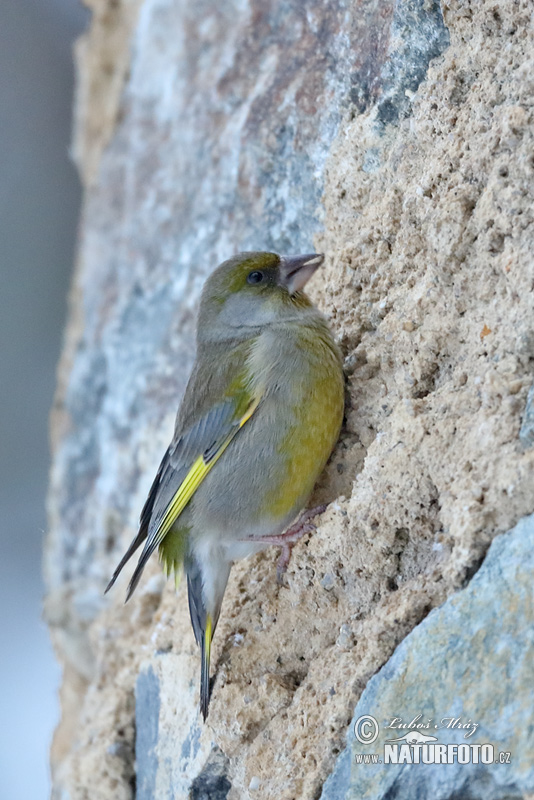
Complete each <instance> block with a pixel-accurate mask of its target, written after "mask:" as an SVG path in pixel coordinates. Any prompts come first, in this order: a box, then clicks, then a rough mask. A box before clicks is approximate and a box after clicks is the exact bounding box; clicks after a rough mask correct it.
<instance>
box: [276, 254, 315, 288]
mask: <svg viewBox="0 0 534 800" xmlns="http://www.w3.org/2000/svg"><path fill="white" fill-rule="evenodd" d="M323 261H324V255H323V254H322V253H308V254H307V255H305V256H280V283H281V284H282V286H285V287H286V289H287V290H288V292H289V293H290V294H294V293H295V292H299V291H300V290H301V289H303V288H304V286H305V285H306V284H307V283H308V281H309V280H310V278H311V276H312V275H313V273H314V272H315V270H316V269H317V267H320V266H321V264H322V263H323Z"/></svg>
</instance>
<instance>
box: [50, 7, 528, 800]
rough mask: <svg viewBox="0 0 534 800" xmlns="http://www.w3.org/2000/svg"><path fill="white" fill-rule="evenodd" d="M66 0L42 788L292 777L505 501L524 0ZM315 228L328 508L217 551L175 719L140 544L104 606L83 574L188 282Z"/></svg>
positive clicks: (140, 431) (183, 648)
mask: <svg viewBox="0 0 534 800" xmlns="http://www.w3.org/2000/svg"><path fill="white" fill-rule="evenodd" d="M92 7H93V9H94V20H93V25H92V28H91V31H90V32H89V33H88V35H87V36H86V37H85V39H84V42H83V43H82V45H81V47H80V48H79V59H80V62H79V63H80V79H79V92H78V99H77V108H76V119H77V130H76V136H75V142H76V148H75V151H76V153H77V157H78V160H79V165H80V170H81V172H82V174H83V175H84V177H85V181H86V193H85V203H84V210H83V215H82V220H81V226H80V244H79V257H78V264H77V268H76V273H75V277H74V282H73V290H72V297H71V310H70V319H69V323H68V328H67V332H66V338H65V346H64V353H63V357H62V361H61V364H60V368H59V374H58V392H57V397H56V402H55V407H54V410H53V415H52V447H53V464H52V472H51V485H50V496H49V517H50V525H49V534H48V540H47V548H46V555H45V572H46V579H47V585H48V595H47V598H46V603H45V606H46V617H47V620H48V623H49V625H50V628H51V632H52V637H53V641H54V644H55V647H56V651H57V653H58V658H59V659H60V660H61V662H62V664H63V667H64V680H63V686H62V690H61V700H62V719H61V723H60V725H59V728H58V730H57V733H56V737H55V741H54V745H53V753H52V763H53V774H54V797H55V798H62V800H85V799H86V798H87V799H88V800H89V798H90V800H95V799H96V800H100V798H102V800H104V799H105V798H111V797H113V798H114V800H123V799H124V800H131V798H133V797H135V796H138V797H139V798H146V797H149V796H154V797H157V798H160V797H161V798H164V797H165V798H167V797H172V796H174V797H176V798H178V797H180V798H181V797H202V796H209V792H210V791H211V792H214V793H215V792H217V793H218V794H214V795H213V796H214V797H217V796H221V797H223V796H224V793H225V792H226V796H227V797H228V799H229V800H237V798H248V797H258V798H277V799H280V800H290V799H291V800H292V799H293V798H295V799H296V798H298V799H299V800H308V799H309V800H311V799H312V798H316V797H318V796H320V793H321V791H322V787H323V783H324V781H325V779H326V777H327V776H328V774H329V773H330V772H331V771H332V769H333V768H334V765H335V762H336V758H337V756H338V754H339V752H340V751H341V750H342V749H343V747H344V742H345V736H346V731H347V727H348V725H349V723H350V720H351V718H352V715H353V711H354V706H355V704H356V703H357V701H358V698H359V697H360V695H361V693H362V691H363V689H364V688H365V686H366V684H367V683H368V681H369V679H370V678H371V676H372V675H373V674H375V673H376V672H377V670H379V669H380V667H382V666H383V664H384V663H385V662H386V661H387V660H388V658H389V657H390V656H391V654H392V653H393V651H394V650H395V648H396V647H397V645H398V644H399V643H400V642H401V641H402V640H403V639H404V637H405V636H406V635H407V634H408V633H409V632H410V631H411V630H412V629H413V628H414V627H415V626H416V625H417V624H418V623H420V622H421V621H422V620H423V619H424V618H425V617H426V616H427V615H428V614H429V612H430V611H431V610H432V609H433V608H434V607H436V606H439V605H441V604H442V603H443V602H444V601H445V600H446V599H447V598H448V597H449V596H451V595H452V594H453V593H454V592H456V591H458V589H460V588H461V587H463V586H465V584H466V583H467V582H469V580H470V579H472V576H473V575H474V574H475V573H476V572H477V570H478V568H479V567H480V564H481V563H482V561H483V559H484V556H485V554H486V552H487V549H488V547H489V545H490V544H491V542H492V540H493V539H494V537H495V536H497V535H498V534H501V533H504V532H505V531H508V530H510V529H511V528H512V527H513V525H515V523H516V522H517V521H518V520H519V519H521V518H522V517H524V516H525V515H527V514H530V513H532V511H533V510H534V500H533V498H534V448H532V447H530V446H528V444H529V441H530V439H529V438H528V437H529V436H530V434H529V431H530V427H529V426H530V422H529V420H530V417H531V402H530V404H529V403H528V402H527V394H528V391H529V388H530V387H531V385H532V382H533V373H534V330H533V328H534V325H533V308H534V262H533V258H532V253H533V252H534V228H533V217H534V180H533V179H534V158H533V153H534V127H533V122H534V120H533V106H534V77H533V76H534V60H533V57H532V53H534V36H533V30H532V8H531V4H530V2H528V0H517V2H513V3H510V2H506V1H505V0H501V2H499V0H493V1H492V2H489V1H487V0H477V1H476V2H474V1H473V2H467V0H465V1H464V0H443V2H441V3H439V2H437V0H396V2H394V0H360V1H359V2H356V1H354V2H351V1H350V0H334V2H329V3H319V2H309V3H306V4H303V3H300V2H297V0H288V1H287V2H275V0H267V2H263V1H262V2H260V0H230V2H228V3H224V4H223V3H214V2H213V1H212V0H200V1H199V2H197V3H194V4H191V3H184V2H181V0H139V2H137V0H136V1H135V2H134V0H129V2H127V1H126V0H92ZM314 247H315V249H317V250H318V251H324V252H325V253H326V262H325V267H324V268H323V270H322V272H321V274H320V275H317V276H316V278H315V279H314V283H313V285H312V286H311V289H310V293H311V295H312V296H313V299H314V301H315V302H316V303H317V304H318V305H319V306H320V307H321V308H322V310H323V311H324V312H325V313H326V314H327V315H328V316H329V317H330V321H331V325H332V327H333V329H334V331H335V334H336V336H337V338H338V341H339V343H340V346H341V348H342V351H343V355H344V358H345V370H346V374H347V413H346V424H345V426H344V429H343V432H342V435H341V438H340V442H339V444H338V446H337V448H336V451H335V452H334V454H333V457H332V459H331V461H330V464H329V465H328V467H327V469H326V471H325V474H324V475H323V477H322V479H321V481H320V483H319V485H318V487H317V490H316V496H315V498H314V500H315V501H319V502H327V503H329V506H328V509H327V511H326V513H325V514H324V515H323V516H322V518H321V520H320V523H319V526H318V529H317V532H316V533H314V534H313V535H312V536H310V537H308V538H307V539H306V540H303V541H301V542H300V543H299V544H298V546H297V547H296V548H295V550H294V553H293V559H292V562H291V564H290V567H289V570H288V573H287V581H286V584H285V585H284V586H281V587H279V586H277V584H276V581H275V563H276V558H277V553H276V552H275V551H273V552H271V551H266V552H265V553H263V554H261V555H259V556H257V557H255V558H253V559H250V560H247V561H244V562H240V563H238V564H236V565H235V566H234V568H233V570H232V575H231V578H230V583H229V586H228V590H227V594H226V598H225V602H224V606H223V610H222V615H221V619H220V623H219V627H218V629H217V635H216V639H215V642H214V649H213V667H214V669H216V672H217V675H216V680H215V685H214V693H213V700H212V705H211V709H210V716H209V720H208V724H207V725H205V726H203V725H201V723H200V720H199V716H198V711H197V682H198V670H199V662H198V653H197V649H196V645H195V642H194V638H193V634H192V631H191V629H190V624H189V620H188V612H187V603H186V597H185V591H184V587H181V588H180V590H179V591H178V593H176V592H175V590H174V587H173V585H171V583H170V582H169V583H168V584H166V583H165V581H164V580H163V578H162V577H161V574H160V568H159V566H158V564H157V563H156V561H155V560H154V563H153V564H150V565H149V568H148V569H147V571H146V575H145V576H144V579H143V582H142V585H141V586H140V588H139V591H138V592H137V593H136V595H134V597H133V599H132V600H131V601H130V603H128V605H126V606H124V605H123V598H124V590H125V586H126V581H127V577H128V576H127V575H125V576H124V578H123V579H121V581H119V582H118V583H117V585H116V587H115V588H114V590H113V592H112V593H111V594H110V595H107V596H106V597H104V596H103V590H104V588H105V585H106V583H107V581H108V579H109V576H110V575H111V573H112V571H113V568H114V566H115V564H116V562H117V561H118V559H119V557H120V555H121V554H122V552H123V551H124V549H125V547H126V546H127V544H128V543H129V541H130V540H131V538H132V537H133V535H134V533H135V531H136V524H137V519H138V516H139V512H140V509H141V507H142V505H143V502H144V499H145V496H146V493H147V491H148V489H149V486H150V483H151V481H152V478H153V476H154V473H155V470H156V468H157V465H158V463H159V460H160V458H161V456H162V454H163V452H164V450H165V448H166V446H167V444H168V441H169V439H170V436H171V433H172V428H173V421H174V415H175V412H176V408H177V405H178V402H179V399H180V395H181V392H182V391H183V388H184V386H185V382H186V379H187V375H188V371H189V369H190V366H191V364H192V360H193V357H194V340H193V332H194V319H195V310H196V306H197V301H198V296H199V291H200V287H201V285H202V282H203V280H204V279H205V277H206V276H207V275H208V273H209V272H210V270H211V269H213V268H214V267H215V265H216V264H217V263H218V262H220V261H221V260H223V259H224V258H225V257H227V256H229V255H231V254H232V253H234V252H236V251H239V250H243V249H270V250H275V251H278V252H298V251H301V252H302V251H309V250H311V249H312V248H314ZM522 425H523V428H521V426H522ZM520 430H521V431H522V435H521V438H520V435H519V434H520ZM466 624H467V623H466ZM473 625H476V620H475V621H473ZM525 625H527V620H526V619H525ZM474 629H475V628H473V630H474ZM495 680H496V681H497V680H498V678H497V676H495ZM345 766H347V764H346V762H345ZM348 766H349V767H350V764H348ZM206 787H208V788H206ZM203 793H204V794H203ZM206 793H208V794H206Z"/></svg>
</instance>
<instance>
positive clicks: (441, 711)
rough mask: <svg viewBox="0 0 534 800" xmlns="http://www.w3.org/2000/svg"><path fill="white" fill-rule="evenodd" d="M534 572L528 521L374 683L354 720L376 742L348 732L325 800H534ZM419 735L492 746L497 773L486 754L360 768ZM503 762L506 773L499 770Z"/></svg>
mask: <svg viewBox="0 0 534 800" xmlns="http://www.w3.org/2000/svg"><path fill="white" fill-rule="evenodd" d="M533 572H534V516H530V517H526V518H525V519H523V520H521V521H520V522H519V523H518V524H517V526H516V527H515V528H514V529H513V530H512V531H510V532H509V533H505V534H502V535H501V536H498V537H496V538H495V539H494V540H493V542H492V544H491V547H490V549H489V553H488V555H487V557H486V559H485V561H484V564H483V565H482V567H481V569H480V570H479V571H478V572H477V574H476V575H475V577H474V578H473V579H472V580H471V582H470V583H469V585H468V586H467V587H466V588H465V589H463V590H462V591H460V592H458V593H457V594H455V595H453V596H452V597H451V598H450V599H449V600H448V601H447V602H446V603H445V604H444V605H443V606H442V607H441V608H439V609H434V610H433V611H431V613H430V614H429V615H428V617H427V618H426V619H425V620H424V621H423V622H422V623H421V624H420V625H418V626H417V627H416V628H415V630H414V631H412V633H410V634H409V635H408V636H407V637H406V638H405V639H404V640H403V642H402V643H401V644H400V645H399V647H398V648H397V650H396V651H395V653H394V654H393V656H392V657H391V659H390V660H389V661H388V662H387V664H386V665H385V666H384V667H383V668H382V669H381V670H380V672H379V673H378V674H377V675H375V676H374V677H373V678H371V680H370V681H369V683H368V684H367V686H366V688H365V690H364V692H363V694H362V696H361V697H360V700H359V701H358V704H357V706H356V709H355V711H354V718H353V726H357V730H358V732H360V725H361V723H360V722H359V721H360V720H361V719H362V717H364V716H366V715H371V716H372V717H373V718H374V719H375V720H376V722H377V724H378V727H379V733H378V738H376V739H375V740H374V741H373V742H372V743H370V744H365V743H364V744H362V742H360V741H359V740H358V739H357V737H356V735H355V730H353V728H352V726H351V728H350V733H349V737H350V744H349V747H348V748H347V752H346V753H343V756H340V763H339V765H338V766H336V770H335V771H334V773H333V774H332V775H331V776H330V777H329V779H328V780H327V782H326V784H325V786H324V789H323V792H322V795H321V800H345V798H346V799H347V800H349V798H354V800H356V799H357V800H371V798H372V800H385V798H386V797H387V798H388V800H414V798H423V797H433V798H435V800H452V799H453V798H457V797H469V798H472V800H511V798H517V800H522V798H524V797H529V796H532V793H533V792H534V764H533V761H532V753H533V752H534V732H533V729H532V724H531V720H532V711H531V709H532V686H533V684H534V633H533V631H534V593H533V591H532V574H533ZM402 724H404V725H406V726H410V725H411V726H412V727H411V728H410V727H406V728H401V727H400V726H401V725H402ZM417 726H420V727H417ZM461 726H464V727H461ZM414 730H415V731H418V732H419V733H421V734H423V735H424V736H426V737H429V743H430V746H431V747H432V748H433V747H435V744H434V740H435V741H436V743H437V744H444V745H468V746H471V745H479V746H480V745H483V744H490V745H491V747H492V751H490V755H491V756H492V759H491V763H483V762H482V760H481V759H482V754H481V751H475V752H476V753H477V755H478V758H479V762H478V763H474V761H475V759H474V758H473V756H472V755H471V754H470V753H466V754H465V756H464V755H461V758H465V759H466V760H467V763H458V762H457V763H446V764H445V763H443V764H439V763H435V764H432V763H430V764H425V763H418V764H417V763H413V764H409V763H398V764H391V763H389V764H385V763H383V761H382V763H378V764H369V763H367V764H365V763H358V761H360V762H361V756H365V755H368V754H370V753H377V754H379V755H380V758H381V759H383V757H384V745H385V743H386V742H392V741H394V740H395V739H399V740H401V743H402V744H403V745H404V747H405V748H407V747H409V745H408V744H406V742H402V738H403V736H406V735H409V732H410V731H414ZM373 732H374V731H373ZM364 733H365V730H364ZM364 738H365V737H364ZM400 746H401V745H400V744H399V745H395V747H399V748H400ZM415 747H416V748H417V747H421V745H419V744H416V745H415ZM419 752H421V758H422V751H421V750H420V751H419ZM500 754H502V756H501V755H500ZM429 756H430V757H433V753H432V752H431V753H430V754H429ZM500 758H501V760H502V763H495V762H498V761H499V759H500ZM348 761H350V763H351V765H352V769H351V770H347V768H346V763H347V762H348Z"/></svg>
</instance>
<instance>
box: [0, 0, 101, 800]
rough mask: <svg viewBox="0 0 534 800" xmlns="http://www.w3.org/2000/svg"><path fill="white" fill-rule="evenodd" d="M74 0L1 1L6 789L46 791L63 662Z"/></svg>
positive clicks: (10, 794)
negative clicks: (61, 455) (54, 641)
mask: <svg viewBox="0 0 534 800" xmlns="http://www.w3.org/2000/svg"><path fill="white" fill-rule="evenodd" d="M87 24H88V14H87V11H86V10H85V9H84V8H83V7H82V6H81V4H80V3H79V2H78V0H1V2H0V298H1V301H0V302H1V305H0V411H1V414H0V624H1V651H0V721H1V723H0V737H1V742H0V798H1V800H41V798H46V797H48V796H49V794H50V781H49V768H48V749H49V746H50V740H51V737H52V731H53V728H54V726H55V724H56V721H57V718H58V713H59V707H58V699H57V687H58V683H59V677H60V675H59V668H58V666H57V665H56V664H55V662H54V657H53V653H52V648H51V646H50V642H49V638H48V634H47V631H46V628H45V626H44V624H43V622H42V621H41V599H42V595H43V583H42V577H41V549H42V542H43V535H44V530H45V528H46V517H45V494H46V485H47V472H48V462H49V453H48V413H49V409H50V406H51V402H52V396H53V391H54V382H55V368H56V363H57V360H58V356H59V351H60V345H61V334H62V329H63V325H64V322H65V314H66V296H67V291H68V287H69V283H70V277H71V273H72V266H73V261H74V253H75V241H76V228H77V223H78V214H79V207H80V186H79V182H78V179H77V175H76V171H75V169H74V167H73V165H72V164H71V162H70V160H69V153H68V148H69V140H70V128H71V107H72V92H73V62H72V43H73V40H74V39H75V38H76V37H77V36H78V35H79V34H80V32H81V31H82V30H83V29H84V27H85V26H86V25H87Z"/></svg>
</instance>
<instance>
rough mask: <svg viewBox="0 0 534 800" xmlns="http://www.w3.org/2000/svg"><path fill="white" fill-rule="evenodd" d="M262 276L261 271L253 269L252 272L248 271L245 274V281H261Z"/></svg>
mask: <svg viewBox="0 0 534 800" xmlns="http://www.w3.org/2000/svg"><path fill="white" fill-rule="evenodd" d="M264 277H265V276H264V274H263V272H260V271H259V270H257V269H255V270H254V272H250V273H249V275H248V276H247V283H261V282H262V280H263V279H264Z"/></svg>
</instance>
